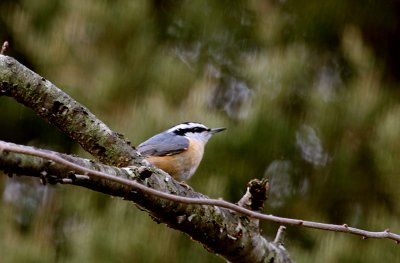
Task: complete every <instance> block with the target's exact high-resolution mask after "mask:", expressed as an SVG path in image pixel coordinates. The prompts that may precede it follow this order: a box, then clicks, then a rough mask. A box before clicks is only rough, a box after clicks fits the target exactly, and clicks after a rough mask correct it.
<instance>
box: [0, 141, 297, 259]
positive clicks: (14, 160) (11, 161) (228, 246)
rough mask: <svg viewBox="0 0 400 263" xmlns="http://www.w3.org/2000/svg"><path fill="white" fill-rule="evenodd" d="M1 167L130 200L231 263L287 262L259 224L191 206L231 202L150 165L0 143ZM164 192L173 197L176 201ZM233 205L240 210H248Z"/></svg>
mask: <svg viewBox="0 0 400 263" xmlns="http://www.w3.org/2000/svg"><path fill="white" fill-rule="evenodd" d="M40 156H42V157H40ZM49 159H50V160H52V161H49ZM0 169H1V170H4V171H5V172H8V173H17V174H19V173H20V174H26V175H30V176H36V177H40V178H42V180H44V182H50V183H63V182H67V183H71V184H74V185H78V186H83V187H86V188H89V189H92V190H95V191H98V192H102V193H105V194H110V195H114V196H120V197H123V198H124V199H125V200H131V201H134V202H135V203H136V204H137V205H139V206H140V207H141V208H142V209H145V210H147V211H148V212H149V213H150V214H151V215H152V217H153V218H154V219H156V220H157V221H159V222H163V223H166V224H167V225H168V226H170V227H172V228H175V229H178V230H180V231H183V232H185V233H187V234H189V235H190V236H191V237H192V238H193V239H194V240H197V241H199V242H201V243H202V244H203V245H204V246H205V247H206V248H207V249H208V250H210V251H212V252H214V253H217V254H219V255H221V256H223V257H224V258H226V259H228V260H229V261H232V262H265V261H264V260H266V259H268V260H271V259H273V260H274V262H291V261H290V259H289V257H288V255H287V252H286V250H285V249H284V248H283V247H282V246H278V245H277V244H275V243H273V242H267V241H266V240H265V239H264V237H262V236H261V234H260V232H259V227H258V223H254V221H253V220H250V219H249V218H248V217H244V216H241V215H240V214H237V213H234V212H232V211H230V210H228V209H225V208H219V207H215V206H205V205H196V204H194V203H196V202H197V203H199V204H211V205H213V204H214V203H215V204H218V203H220V204H222V206H227V205H226V204H229V205H228V207H233V208H235V205H234V204H230V203H228V202H225V201H222V200H212V199H208V197H206V196H204V195H201V194H199V193H196V192H194V191H193V190H191V189H188V188H187V187H184V186H181V185H180V184H178V183H175V181H173V180H172V178H171V177H169V176H168V175H166V176H164V177H163V176H159V175H156V174H153V170H152V168H149V167H145V166H141V167H131V168H117V167H112V166H107V165H102V164H100V163H95V162H93V161H90V160H87V159H81V158H78V157H73V156H69V155H64V154H60V153H56V152H51V151H47V150H38V149H34V148H32V147H28V146H20V145H15V144H11V143H5V142H0ZM99 171H100V172H99ZM76 174H78V176H76ZM81 174H84V175H83V176H82V175H81ZM151 179H153V180H151ZM152 188H154V189H158V190H159V191H161V192H157V191H155V190H154V189H152ZM165 192H167V193H174V194H176V195H175V198H174V196H172V198H171V195H168V194H165ZM159 197H162V198H159ZM188 197H189V198H188ZM177 200H178V202H177ZM181 201H182V202H185V203H188V205H185V204H182V202H181ZM236 207H237V208H239V209H242V210H243V212H246V211H248V212H250V213H251V212H252V211H250V210H246V209H244V208H242V207H239V206H236ZM268 262H269V261H268Z"/></svg>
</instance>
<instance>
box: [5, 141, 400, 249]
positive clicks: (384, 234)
mask: <svg viewBox="0 0 400 263" xmlns="http://www.w3.org/2000/svg"><path fill="white" fill-rule="evenodd" d="M4 151H7V152H12V153H19V154H26V155H32V156H35V157H40V158H43V159H47V160H51V161H54V162H55V163H59V164H61V165H62V167H57V169H56V171H63V170H64V171H65V168H69V169H72V170H74V173H76V172H80V173H84V174H85V175H87V176H90V177H87V178H86V180H87V179H89V178H92V176H94V178H97V179H103V180H106V181H111V182H113V183H116V184H122V185H125V186H127V187H132V189H131V191H133V190H140V191H142V192H143V193H144V194H150V195H153V196H156V197H160V198H163V199H167V200H170V201H174V202H178V203H185V204H197V205H211V206H218V207H222V208H227V209H230V210H232V211H234V212H237V213H241V214H243V215H246V216H249V217H250V218H253V219H261V220H268V221H273V222H276V223H280V224H285V225H297V226H302V227H307V228H314V229H321V230H329V231H335V232H344V233H350V234H354V235H359V236H362V237H363V239H366V238H387V239H392V240H394V241H396V243H400V235H398V234H394V233H392V232H390V231H389V230H388V229H386V230H384V231H381V232H372V231H366V230H362V229H358V228H353V227H349V226H348V225H347V224H343V225H333V224H324V223H318V222H312V221H305V220H301V219H292V218H284V217H278V216H273V215H265V214H262V213H259V212H254V211H253V210H250V209H247V208H244V207H242V206H241V205H240V202H241V201H242V200H243V199H244V198H246V197H248V195H249V191H248V192H247V193H246V194H245V195H244V198H242V199H241V201H240V202H239V205H235V204H232V203H230V202H227V201H224V200H220V199H209V198H208V197H206V196H203V197H201V198H200V199H199V198H198V197H195V198H193V197H192V198H191V197H184V196H179V195H172V194H168V193H165V192H161V191H158V190H154V189H152V188H149V187H147V186H145V185H142V184H140V183H138V182H136V181H132V180H129V178H131V179H133V180H137V178H139V179H140V178H143V174H147V175H149V172H150V173H151V171H149V170H147V169H148V167H139V168H134V167H133V168H117V167H110V166H105V165H102V164H99V163H97V164H96V163H95V162H93V161H89V160H86V161H87V162H89V163H90V164H91V165H93V164H96V167H97V168H100V167H107V168H102V169H100V170H105V171H109V170H110V169H111V170H113V171H114V172H115V171H117V172H115V175H114V173H113V175H111V174H107V173H105V172H99V171H98V170H97V169H96V170H93V168H90V167H86V166H80V165H78V164H76V162H78V161H79V162H82V161H81V160H85V159H80V158H77V157H71V156H69V155H61V154H59V153H56V152H50V151H44V150H38V149H34V148H32V147H28V146H19V145H15V144H11V143H6V142H2V141H0V169H4V167H2V162H1V161H2V159H3V158H2V154H1V152H4ZM69 158H73V160H74V162H71V161H69V160H68V159H69ZM10 159H12V160H14V159H13V158H10ZM5 170H7V169H5ZM12 170H15V168H13V169H12ZM39 171H41V170H40V169H39ZM42 172H43V171H42ZM126 172H128V174H127V176H126V178H127V179H125V178H124V177H125V176H124V174H125V173H126ZM64 173H65V172H64ZM46 174H47V172H46ZM67 174H69V176H70V177H71V176H72V175H71V170H68V172H67ZM133 175H134V176H133ZM147 175H146V177H147ZM59 176H60V177H61V178H57V180H56V181H54V183H57V182H59V183H63V182H64V181H63V179H65V177H64V176H65V175H64V174H61V175H59ZM121 176H122V178H121ZM41 178H43V174H42V173H41ZM135 178H136V179H135ZM77 179H78V180H77ZM53 180H54V179H53ZM76 181H78V182H79V178H74V177H73V178H72V179H71V178H70V179H69V181H68V183H72V184H76ZM261 182H262V184H265V181H264V180H263V181H261ZM254 184H255V182H254V181H253V180H252V181H251V182H250V183H249V186H253V185H254ZM77 185H79V184H77ZM253 224H255V225H257V226H258V222H256V221H254V222H253ZM284 233H285V228H284V227H281V228H279V230H278V233H277V236H276V238H275V241H274V243H277V244H283V240H284Z"/></svg>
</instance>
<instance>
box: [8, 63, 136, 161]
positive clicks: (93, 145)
mask: <svg viewBox="0 0 400 263" xmlns="http://www.w3.org/2000/svg"><path fill="white" fill-rule="evenodd" d="M2 95H5V96H9V97H13V98H14V99H16V100H17V101H18V102H20V103H22V104H23V105H25V106H27V107H28V108H31V109H32V110H33V111H35V112H36V113H37V114H38V115H39V116H40V117H42V118H43V119H44V120H46V121H48V122H49V123H51V124H53V125H55V126H56V127H57V128H59V129H60V130H61V131H62V132H64V133H65V134H67V135H68V136H69V137H70V138H72V139H73V140H74V141H76V142H78V143H79V144H80V145H81V146H82V147H83V148H84V149H85V150H86V151H87V152H89V153H91V154H92V155H93V156H94V157H96V158H98V159H99V160H100V161H101V162H102V163H105V164H111V165H116V166H127V165H129V164H141V157H140V156H139V155H138V154H137V152H136V151H135V150H134V148H133V147H131V146H130V143H129V142H128V141H126V140H124V139H123V138H122V135H120V134H118V133H115V132H113V131H112V130H111V129H110V128H108V127H107V125H105V124H104V123H103V122H102V121H100V120H99V119H97V118H96V116H95V115H94V114H93V113H91V112H90V111H89V110H88V109H87V108H85V107H84V106H82V105H81V104H79V103H78V102H77V101H75V100H74V99H72V98H71V97H70V96H69V95H68V94H66V93H65V92H63V91H62V90H60V89H59V88H57V87H56V86H55V85H54V84H53V83H51V82H50V81H48V80H46V79H45V78H43V77H41V76H39V75H38V74H36V73H35V72H33V71H31V70H30V69H28V68H27V67H25V66H24V65H22V64H21V63H19V62H18V61H16V60H15V59H14V58H12V57H8V56H4V55H0V96H2Z"/></svg>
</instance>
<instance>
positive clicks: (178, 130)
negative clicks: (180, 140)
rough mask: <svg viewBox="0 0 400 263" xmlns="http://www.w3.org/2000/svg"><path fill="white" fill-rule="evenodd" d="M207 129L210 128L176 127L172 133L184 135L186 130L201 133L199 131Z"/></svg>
mask: <svg viewBox="0 0 400 263" xmlns="http://www.w3.org/2000/svg"><path fill="white" fill-rule="evenodd" d="M208 130H210V129H206V128H203V127H193V128H184V129H177V130H175V131H174V133H175V134H177V135H185V134H186V133H188V132H193V133H201V132H204V131H208Z"/></svg>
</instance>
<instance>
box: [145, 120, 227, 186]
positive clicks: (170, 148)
mask: <svg viewBox="0 0 400 263" xmlns="http://www.w3.org/2000/svg"><path fill="white" fill-rule="evenodd" d="M223 130H225V128H215V129H210V128H208V127H207V126H205V125H203V124H201V123H196V122H184V123H181V124H178V125H175V126H173V127H171V128H169V129H168V130H166V131H164V132H161V133H159V134H156V135H154V136H153V137H151V138H150V139H148V140H147V141H145V142H142V143H141V144H140V145H139V146H138V147H137V150H138V151H139V152H140V154H141V155H142V156H143V157H145V159H146V160H147V161H149V162H150V163H151V164H153V165H154V166H156V167H158V168H160V169H161V170H164V171H165V172H167V173H168V174H169V175H171V176H172V177H173V178H174V179H175V180H178V181H186V180H188V179H189V178H190V177H192V175H193V174H194V172H196V169H197V167H199V164H200V161H201V159H202V158H203V153H204V146H205V145H206V143H207V142H208V140H209V139H210V138H211V137H212V136H213V135H214V134H216V133H217V132H220V131H223Z"/></svg>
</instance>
